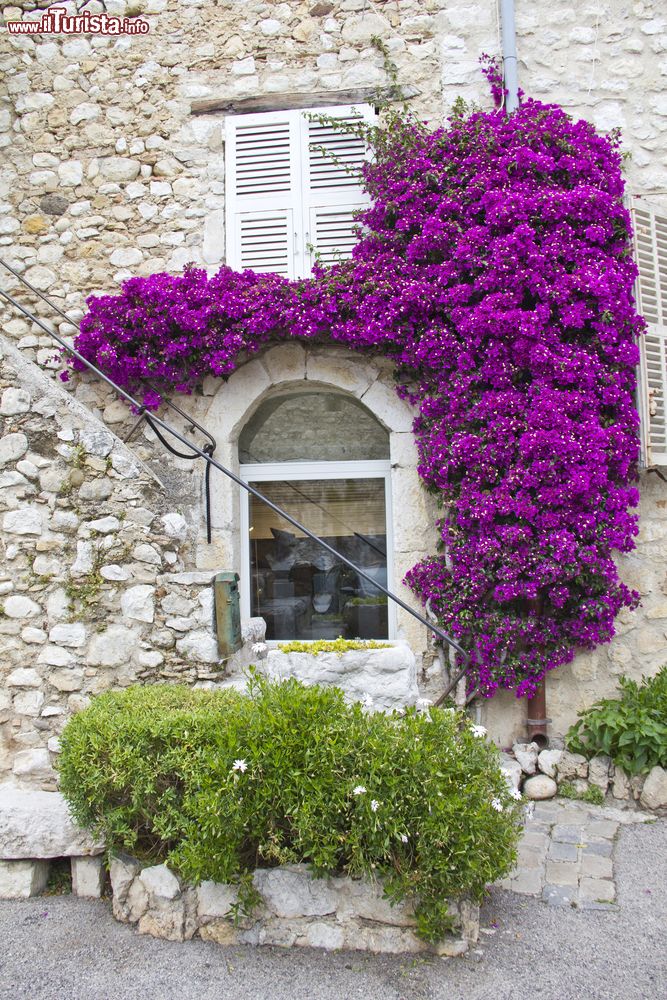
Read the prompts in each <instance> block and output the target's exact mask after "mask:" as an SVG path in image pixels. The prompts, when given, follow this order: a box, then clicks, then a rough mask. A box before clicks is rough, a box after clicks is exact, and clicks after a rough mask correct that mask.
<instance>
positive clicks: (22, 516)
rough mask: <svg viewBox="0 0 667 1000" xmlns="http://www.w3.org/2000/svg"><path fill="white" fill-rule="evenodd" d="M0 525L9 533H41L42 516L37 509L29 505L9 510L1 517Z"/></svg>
mask: <svg viewBox="0 0 667 1000" xmlns="http://www.w3.org/2000/svg"><path fill="white" fill-rule="evenodd" d="M2 527H3V528H4V530H5V531H7V532H8V533H9V534H10V535H41V533H42V517H41V514H40V512H39V511H37V510H35V509H34V508H30V507H23V508H22V509H21V510H9V511H7V513H6V514H5V516H4V517H3V519H2Z"/></svg>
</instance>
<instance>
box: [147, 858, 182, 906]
mask: <svg viewBox="0 0 667 1000" xmlns="http://www.w3.org/2000/svg"><path fill="white" fill-rule="evenodd" d="M139 881H140V882H141V884H142V885H143V887H144V889H145V890H146V892H147V893H148V899H149V904H152V903H153V902H154V901H155V900H163V899H178V897H179V896H180V894H181V884H180V882H179V881H178V879H177V878H176V876H175V875H174V873H173V872H172V871H170V870H169V869H168V868H167V866H166V865H154V866H153V867H152V868H144V870H143V871H142V872H141V874H140V875H139Z"/></svg>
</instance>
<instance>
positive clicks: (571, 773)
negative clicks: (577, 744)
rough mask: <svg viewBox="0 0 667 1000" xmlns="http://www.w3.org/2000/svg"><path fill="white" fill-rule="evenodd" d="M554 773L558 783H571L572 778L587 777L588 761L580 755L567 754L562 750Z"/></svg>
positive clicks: (567, 752)
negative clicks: (556, 775)
mask: <svg viewBox="0 0 667 1000" xmlns="http://www.w3.org/2000/svg"><path fill="white" fill-rule="evenodd" d="M556 771H557V774H558V780H559V781H571V780H572V779H573V778H587V777H588V761H587V760H586V758H585V757H583V756H582V755H581V754H580V753H569V751H567V750H563V752H562V754H561V758H560V760H559V761H558V764H557V767H556Z"/></svg>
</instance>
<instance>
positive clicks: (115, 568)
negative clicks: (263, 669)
mask: <svg viewBox="0 0 667 1000" xmlns="http://www.w3.org/2000/svg"><path fill="white" fill-rule="evenodd" d="M100 576H102V577H104V579H105V580H129V579H130V571H129V569H128V568H127V566H119V565H118V564H117V563H109V565H108V566H102V568H101V569H100Z"/></svg>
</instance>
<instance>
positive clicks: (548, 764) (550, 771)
mask: <svg viewBox="0 0 667 1000" xmlns="http://www.w3.org/2000/svg"><path fill="white" fill-rule="evenodd" d="M562 756H563V751H562V750H543V751H542V752H541V753H540V754H538V757H537V766H538V768H539V770H540V771H541V772H542V774H547V775H548V776H549V777H550V778H555V777H556V768H557V766H558V764H559V762H560V759H561V757H562Z"/></svg>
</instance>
